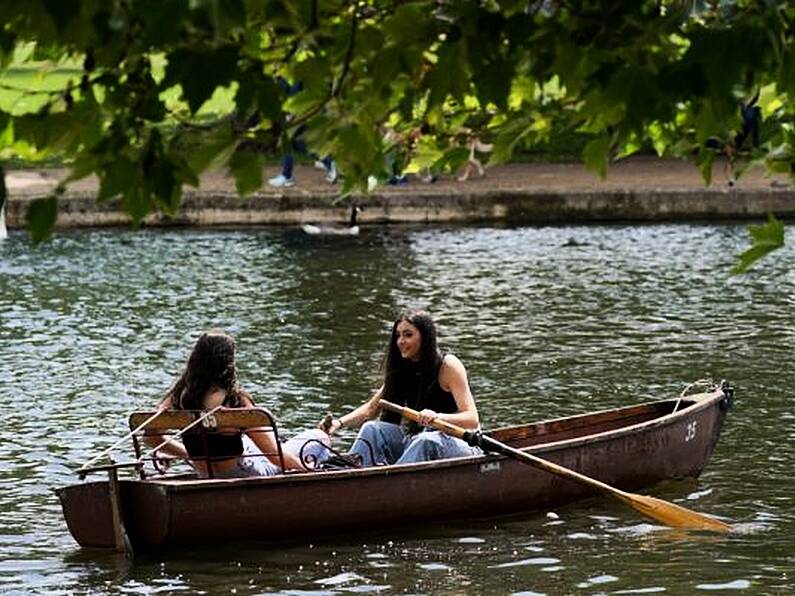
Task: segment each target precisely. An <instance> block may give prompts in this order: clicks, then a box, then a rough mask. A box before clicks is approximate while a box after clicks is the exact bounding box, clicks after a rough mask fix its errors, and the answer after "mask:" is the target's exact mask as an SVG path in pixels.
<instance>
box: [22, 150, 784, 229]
mask: <svg viewBox="0 0 795 596" xmlns="http://www.w3.org/2000/svg"><path fill="white" fill-rule="evenodd" d="M272 169H273V168H269V169H268V171H266V172H265V174H266V175H265V179H267V177H268V176H270V175H273V174H275V173H276V172H273V171H271V170H272ZM65 175H66V171H65V170H36V171H11V172H8V173H7V185H8V188H9V200H8V205H7V223H8V227H9V228H17V227H22V226H24V221H25V213H26V210H27V206H28V205H29V203H30V201H31V200H33V199H36V198H41V197H45V196H47V195H48V194H49V193H51V192H52V191H53V189H54V188H55V186H56V184H57V183H58V181H59V180H60V179H62V178H63V177H64V176H65ZM296 179H297V183H296V185H295V186H293V187H291V188H287V189H273V188H270V187H268V186H267V184H265V185H264V187H263V189H262V190H261V191H259V192H257V193H254V194H253V195H250V196H247V197H245V198H239V197H238V196H237V194H236V193H235V190H234V189H235V185H234V180H232V179H231V178H230V177H228V176H226V175H224V174H223V173H219V172H216V173H210V174H207V175H205V176H203V177H202V180H201V185H200V187H199V188H198V189H193V188H187V189H186V190H185V193H184V196H183V201H182V206H181V208H180V210H179V212H178V213H177V214H176V215H174V216H168V215H165V214H153V215H151V216H150V217H148V218H147V220H146V224H147V225H192V226H239V225H278V224H299V223H305V222H311V221H313V222H329V221H337V222H343V221H345V220H346V217H347V213H348V206H349V205H350V202H351V201H352V200H355V201H356V202H357V203H359V204H361V205H363V206H364V207H365V209H364V211H363V212H362V213H361V215H360V217H359V221H360V222H361V223H363V224H370V223H371V224H381V223H402V222H406V223H409V222H413V223H441V222H505V223H509V224H534V223H537V224H543V223H569V222H571V223H575V222H578V223H584V222H650V221H716V220H719V221H720V220H752V219H762V218H764V217H766V216H767V214H768V213H774V214H776V215H778V216H779V217H783V218H795V190H793V188H792V186H791V185H790V184H789V181H788V180H787V179H786V178H770V177H767V176H765V175H764V173H763V172H762V171H759V170H755V171H751V172H749V173H747V174H746V175H744V176H743V177H742V178H741V179H740V180H739V181H738V182H737V183H736V184H734V185H731V186H730V185H729V184H728V181H727V179H726V177H725V175H724V174H723V170H722V167H721V166H720V165H718V166H716V168H715V180H714V181H713V184H711V185H710V186H706V185H705V184H704V182H703V180H702V179H701V177H700V175H699V173H698V171H697V170H696V168H695V167H694V166H693V165H692V164H689V163H686V162H681V161H668V160H658V159H653V158H635V159H631V160H627V161H624V162H620V163H618V164H615V165H614V166H612V167H611V169H610V171H609V173H608V177H607V179H606V180H601V179H599V178H598V177H597V176H596V175H595V174H593V173H592V172H590V171H588V170H586V169H585V168H584V167H583V166H582V165H580V164H509V165H505V166H498V167H495V168H492V169H489V170H488V173H487V176H486V177H485V178H479V179H475V180H467V181H463V182H462V181H458V180H456V179H455V178H451V177H444V178H442V179H441V180H440V181H438V182H436V183H435V184H427V183H423V182H421V181H419V180H417V179H412V181H411V182H410V183H409V184H407V185H402V186H397V187H384V188H379V189H378V190H376V191H375V192H374V193H372V194H371V195H368V196H355V197H348V198H346V199H344V200H341V199H340V197H339V189H338V187H336V186H331V185H329V184H328V183H326V182H325V180H324V179H323V176H322V173H321V172H318V171H314V170H312V168H309V167H299V168H298V169H297V175H296ZM96 193H97V182H96V180H94V179H86V180H82V181H79V182H77V183H74V184H72V185H70V187H69V188H68V190H67V191H66V193H65V194H64V195H63V196H62V197H60V198H59V201H58V205H59V207H58V220H57V224H56V225H57V227H59V228H67V227H82V226H91V227H93V226H116V225H128V224H129V218H128V217H127V216H126V215H125V214H124V213H123V212H122V211H121V210H120V209H119V205H118V203H116V202H106V203H98V202H97V201H96V199H95V197H96Z"/></svg>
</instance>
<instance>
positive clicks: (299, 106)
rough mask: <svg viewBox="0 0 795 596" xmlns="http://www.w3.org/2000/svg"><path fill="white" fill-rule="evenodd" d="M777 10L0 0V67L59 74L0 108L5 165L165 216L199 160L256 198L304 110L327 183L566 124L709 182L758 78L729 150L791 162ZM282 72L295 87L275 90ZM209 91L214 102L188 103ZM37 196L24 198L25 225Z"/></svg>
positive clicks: (504, 155) (791, 84)
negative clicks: (758, 125)
mask: <svg viewBox="0 0 795 596" xmlns="http://www.w3.org/2000/svg"><path fill="white" fill-rule="evenodd" d="M794 21H795V8H793V7H791V6H790V5H789V4H788V3H786V2H774V1H737V2H733V3H725V2H718V1H714V2H706V1H693V2H681V1H667V2H666V1H659V0H658V1H649V0H645V1H643V0H641V1H638V0H625V1H609V2H607V1H593V2H566V1H554V0H539V1H510V0H502V1H500V0H483V1H479V2H475V1H471V2H470V1H461V2H457V1H456V2H454V1H451V0H417V1H399V0H394V1H391V2H390V1H376V0H362V1H358V2H344V1H336V0H3V2H2V3H0V65H1V66H2V67H3V68H5V69H8V68H10V67H12V66H14V67H18V66H19V65H20V64H25V63H27V62H31V63H33V64H34V65H39V64H41V63H42V62H41V61H48V63H51V62H53V61H54V62H57V63H58V64H61V65H64V66H71V67H73V68H74V77H70V78H68V79H67V80H66V81H65V82H64V83H63V84H62V85H60V86H59V87H58V88H56V89H51V90H46V91H43V92H42V91H39V92H37V95H38V96H40V97H39V100H40V101H38V102H33V105H36V108H35V110H33V111H30V110H28V111H26V110H25V109H23V108H20V107H19V105H18V104H15V105H14V106H10V107H9V106H5V108H4V109H3V110H2V111H0V138H2V140H3V142H2V155H0V158H7V157H10V156H12V155H21V156H24V157H25V158H27V159H37V158H44V157H47V156H50V155H53V154H56V155H60V156H62V157H63V158H64V159H67V160H68V163H69V164H70V166H71V169H72V170H71V171H72V175H71V178H70V179H71V180H74V179H78V178H81V177H84V176H87V175H89V174H96V175H97V176H98V177H99V179H100V188H101V190H100V194H99V198H98V200H100V201H105V200H109V199H114V198H120V199H121V201H122V204H123V206H124V208H125V209H126V211H127V212H128V213H129V214H130V215H131V216H132V218H133V220H134V221H135V222H140V221H141V220H142V219H143V218H144V217H145V216H146V215H147V214H148V213H149V212H151V211H152V210H155V209H157V210H162V211H165V212H167V213H173V212H174V211H175V210H176V209H177V208H178V207H179V204H180V197H181V192H182V187H183V185H185V184H188V185H196V184H197V183H198V176H199V174H200V173H201V171H203V170H204V169H206V168H209V167H217V166H223V167H227V168H229V170H230V171H231V172H232V174H233V175H234V176H235V178H236V180H237V187H238V190H239V192H241V193H247V192H251V191H254V190H256V189H257V188H258V187H259V185H260V184H261V183H262V180H261V171H262V159H263V157H262V155H263V151H262V150H263V149H266V150H268V149H270V150H274V149H276V148H277V147H278V146H279V145H280V144H285V143H288V142H289V138H290V135H291V134H292V133H293V132H294V131H295V130H296V129H297V127H299V126H301V125H304V124H306V125H307V127H308V133H307V140H308V142H309V145H310V147H311V148H312V149H313V150H314V151H315V152H317V153H318V154H328V153H330V154H333V155H334V156H335V158H336V159H337V161H338V163H339V165H340V169H341V170H342V171H343V172H344V173H345V182H344V185H345V187H344V190H351V189H353V188H361V189H364V188H366V185H367V177H368V176H370V175H376V176H379V177H382V178H383V177H386V176H387V175H388V173H387V172H385V171H384V157H385V155H386V154H387V153H388V152H389V151H398V152H399V153H402V154H404V159H405V160H406V161H410V160H412V159H413V162H412V164H411V167H413V168H419V167H424V166H432V167H434V168H436V169H437V170H444V169H447V170H451V169H454V168H456V167H457V166H459V165H460V164H461V162H462V161H463V160H464V159H465V158H466V154H465V152H462V151H461V149H460V136H461V131H462V130H467V129H469V130H473V131H476V132H477V134H479V135H481V137H482V138H484V139H487V140H489V141H493V142H494V144H495V149H494V152H493V160H495V161H497V160H506V159H509V158H510V156H511V155H512V152H513V151H515V150H516V148H517V147H522V148H531V147H533V146H534V145H537V144H540V143H544V142H546V141H547V140H548V139H549V135H551V134H555V133H556V132H560V131H571V130H576V131H578V133H580V134H585V135H587V137H589V139H590V140H589V142H587V144H586V146H585V150H584V153H583V159H584V161H585V163H586V164H588V165H589V166H590V167H592V168H593V169H595V170H596V171H598V172H600V173H601V174H603V175H604V174H605V173H606V172H607V168H608V164H609V163H610V161H611V160H612V159H614V158H616V157H617V156H623V155H628V154H631V153H632V152H634V151H636V150H638V148H640V147H654V148H655V149H656V150H657V152H658V153H659V154H661V155H666V156H687V157H695V158H696V160H697V161H698V162H699V163H700V164H701V166H702V171H703V172H704V174H705V179H707V180H708V179H709V178H708V176H709V171H710V167H709V166H710V164H711V162H712V159H713V157H714V155H715V152H716V151H725V150H727V151H728V152H729V153H730V154H731V156H732V158H733V159H736V158H738V154H737V151H736V150H737V149H738V148H737V147H734V146H733V143H734V140H735V135H736V133H737V131H738V130H739V129H740V127H741V121H740V117H739V111H738V102H740V101H742V100H747V99H749V98H750V97H752V96H753V95H754V94H755V93H756V92H761V96H760V99H759V105H760V107H761V109H762V116H763V129H764V132H765V134H764V135H763V139H762V140H763V144H762V145H761V146H759V147H752V146H751V143H750V142H749V143H747V144H746V146H745V147H743V149H744V150H745V153H743V154H740V155H739V157H742V158H743V159H744V160H745V162H746V163H749V162H759V163H763V162H764V163H766V164H767V165H768V166H769V167H770V168H771V169H773V170H775V171H778V172H787V173H789V174H791V173H792V172H793V171H795V168H794V167H793V164H794V163H795V161H793V150H792V146H793V135H795V131H794V130H793V125H792V116H793V105H795V104H793V101H792V100H793V98H794V97H795V42H793V39H794V37H793V24H794ZM280 76H281V77H284V78H286V79H288V80H290V81H301V82H302V83H303V90H302V91H301V92H299V93H297V94H295V95H292V96H290V97H288V96H287V94H286V93H285V91H284V89H283V86H282V85H280V84H279V80H278V77H280ZM3 81H4V82H3V83H2V87H0V90H2V89H5V90H7V91H13V90H14V84H13V79H9V78H8V77H4V78H3ZM17 91H20V92H24V91H25V90H24V89H22V90H20V89H17ZM219 93H221V94H225V96H226V97H227V98H228V101H226V103H225V104H224V103H223V102H222V103H221V105H222V106H223V107H222V109H220V110H219V109H214V110H212V111H208V110H206V109H203V107H206V106H207V105H208V104H209V103H212V102H213V101H214V99H215V98H217V97H218V94H219ZM387 130H390V131H392V134H390V135H388V136H386V137H385V133H386V131H387ZM386 139H388V140H386ZM65 182H66V183H68V182H69V180H67V181H65ZM53 204H54V203H53ZM46 207H47V208H44V207H43V206H42V207H40V208H37V209H35V210H31V214H30V217H31V221H30V225H31V229H32V230H34V231H35V232H36V236H37V237H43V235H46V233H47V231H48V230H49V229H50V227H51V225H52V222H54V218H53V208H52V204H49V203H48V204H47V206H46Z"/></svg>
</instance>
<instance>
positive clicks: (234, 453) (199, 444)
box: [182, 431, 243, 459]
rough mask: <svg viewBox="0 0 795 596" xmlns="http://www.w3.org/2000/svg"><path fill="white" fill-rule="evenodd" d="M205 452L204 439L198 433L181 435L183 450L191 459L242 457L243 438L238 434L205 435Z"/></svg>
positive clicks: (214, 433)
mask: <svg viewBox="0 0 795 596" xmlns="http://www.w3.org/2000/svg"><path fill="white" fill-rule="evenodd" d="M205 438H206V439H207V450H206V451H205V448H204V438H202V435H201V433H200V432H199V431H196V432H186V433H185V434H183V435H182V443H183V444H184V445H185V450H186V451H187V452H188V455H190V456H191V457H193V458H196V459H201V458H204V457H208V456H209V457H211V458H213V459H216V458H227V457H238V456H240V455H243V437H242V435H241V434H240V433H216V432H213V433H207V434H206V437H205Z"/></svg>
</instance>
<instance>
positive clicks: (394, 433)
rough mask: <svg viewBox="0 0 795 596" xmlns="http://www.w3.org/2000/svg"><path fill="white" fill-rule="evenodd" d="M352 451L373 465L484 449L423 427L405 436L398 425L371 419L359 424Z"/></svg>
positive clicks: (478, 453)
mask: <svg viewBox="0 0 795 596" xmlns="http://www.w3.org/2000/svg"><path fill="white" fill-rule="evenodd" d="M368 443H369V446H368ZM370 446H372V453H371V451H370ZM351 453H357V454H359V455H360V456H361V457H362V461H363V462H364V465H365V466H373V465H376V464H409V463H416V462H421V461H431V460H435V459H447V458H451V457H466V456H469V455H480V454H481V453H483V452H482V451H481V450H480V448H478V447H472V446H470V445H467V444H466V443H465V442H464V441H462V440H461V439H456V438H455V437H451V436H450V435H446V434H444V433H443V432H440V431H438V430H424V431H422V432H421V433H418V434H416V435H407V434H406V433H405V432H404V431H403V428H401V427H400V426H399V425H397V424H392V423H391V422H383V421H381V420H371V421H369V422H366V423H365V424H364V425H363V426H362V428H361V430H360V431H359V434H358V435H357V436H356V440H355V441H354V442H353V445H352V446H351ZM373 457H375V461H373Z"/></svg>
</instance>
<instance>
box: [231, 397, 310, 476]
mask: <svg viewBox="0 0 795 596" xmlns="http://www.w3.org/2000/svg"><path fill="white" fill-rule="evenodd" d="M241 405H242V406H243V407H244V408H254V407H256V406H255V405H254V402H253V401H251V400H250V399H249V398H248V397H243V399H242V400H241ZM246 435H248V437H249V438H250V439H251V440H252V441H253V442H254V444H255V445H256V446H257V449H259V450H260V451H262V453H263V454H264V455H265V457H267V458H268V460H269V461H270V462H271V463H272V464H274V465H276V466H279V467H281V466H282V462H281V460H280V459H279V449H278V445H276V435H275V433H274V432H273V429H272V428H270V427H268V426H259V427H257V428H249V429H247V430H246ZM282 455H283V456H284V470H304V471H305V470H306V468H305V467H304V466H303V464H302V463H301V460H300V459H299V458H298V457H296V456H295V455H293V454H292V453H288V452H287V451H285V450H284V449H282Z"/></svg>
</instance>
